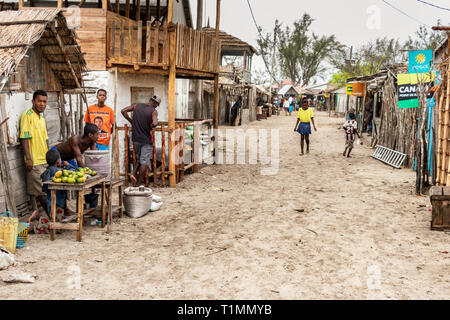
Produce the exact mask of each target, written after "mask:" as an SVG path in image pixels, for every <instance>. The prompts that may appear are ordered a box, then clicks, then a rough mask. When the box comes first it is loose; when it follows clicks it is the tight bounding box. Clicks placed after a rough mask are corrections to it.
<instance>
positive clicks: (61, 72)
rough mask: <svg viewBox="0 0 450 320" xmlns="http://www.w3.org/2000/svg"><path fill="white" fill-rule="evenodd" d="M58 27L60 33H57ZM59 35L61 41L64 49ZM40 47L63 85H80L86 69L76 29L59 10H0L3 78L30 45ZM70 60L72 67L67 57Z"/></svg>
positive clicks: (72, 86)
mask: <svg viewBox="0 0 450 320" xmlns="http://www.w3.org/2000/svg"><path fill="white" fill-rule="evenodd" d="M53 30H55V31H56V32H57V34H58V36H57V35H56V34H55V33H54V31H53ZM58 38H59V39H60V40H61V41H62V45H63V46H64V51H65V53H63V49H62V48H61V46H60V44H59V42H58ZM35 46H40V47H41V48H42V52H43V55H44V57H45V58H46V59H47V60H48V63H49V65H50V68H51V69H52V71H53V73H54V74H55V75H56V77H57V79H58V80H59V81H60V84H61V86H62V87H63V88H66V89H74V88H77V83H76V82H77V81H78V83H80V84H81V83H82V82H81V79H82V75H81V73H82V72H83V71H85V70H86V61H85V60H84V58H83V56H82V54H81V49H80V46H79V45H78V44H77V42H76V35H75V32H74V31H73V30H71V29H69V28H68V26H67V22H66V18H65V17H64V16H63V15H62V13H61V10H60V9H30V10H19V11H2V12H0V81H2V84H4V82H6V80H7V79H8V77H9V76H10V74H11V72H13V71H14V70H15V69H16V67H17V66H18V65H19V63H20V62H21V60H22V59H23V58H24V56H25V55H26V53H27V51H28V50H29V49H30V48H31V47H35ZM66 57H67V59H68V60H69V61H70V63H71V64H72V67H73V72H74V73H75V75H76V78H77V81H75V77H74V75H73V73H72V71H71V70H72V69H71V68H70V66H69V63H68V62H67V60H66Z"/></svg>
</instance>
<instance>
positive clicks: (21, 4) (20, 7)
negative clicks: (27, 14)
mask: <svg viewBox="0 0 450 320" xmlns="http://www.w3.org/2000/svg"><path fill="white" fill-rule="evenodd" d="M23 3H24V0H19V10H20V9H22V8H23Z"/></svg>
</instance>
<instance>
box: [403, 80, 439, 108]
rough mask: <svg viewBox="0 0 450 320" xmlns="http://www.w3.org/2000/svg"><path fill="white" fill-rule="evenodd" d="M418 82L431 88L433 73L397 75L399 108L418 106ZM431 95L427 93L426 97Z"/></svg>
mask: <svg viewBox="0 0 450 320" xmlns="http://www.w3.org/2000/svg"><path fill="white" fill-rule="evenodd" d="M419 80H420V82H423V83H425V84H426V86H427V88H431V87H432V84H433V80H434V74H431V75H430V73H402V74H398V75H397V86H398V107H399V108H418V107H419V100H418V99H417V93H416V91H417V85H418V83H419ZM431 97H432V93H429V95H428V98H431Z"/></svg>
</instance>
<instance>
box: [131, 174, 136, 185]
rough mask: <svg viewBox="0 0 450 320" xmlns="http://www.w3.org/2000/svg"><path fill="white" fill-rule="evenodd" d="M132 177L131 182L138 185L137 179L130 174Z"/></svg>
mask: <svg viewBox="0 0 450 320" xmlns="http://www.w3.org/2000/svg"><path fill="white" fill-rule="evenodd" d="M130 179H131V183H132V184H133V186H136V184H137V179H136V177H135V176H134V175H132V174H130Z"/></svg>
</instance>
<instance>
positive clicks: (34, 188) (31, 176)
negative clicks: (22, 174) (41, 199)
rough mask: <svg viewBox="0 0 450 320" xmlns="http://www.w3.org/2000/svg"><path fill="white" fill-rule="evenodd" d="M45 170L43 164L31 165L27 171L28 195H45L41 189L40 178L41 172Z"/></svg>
mask: <svg viewBox="0 0 450 320" xmlns="http://www.w3.org/2000/svg"><path fill="white" fill-rule="evenodd" d="M45 170H46V165H45V164H38V165H36V166H33V169H31V171H28V170H27V171H26V172H27V173H26V174H27V193H28V195H30V196H45V195H47V194H46V193H45V192H43V191H42V179H41V174H42V173H43V172H44V171H45Z"/></svg>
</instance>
